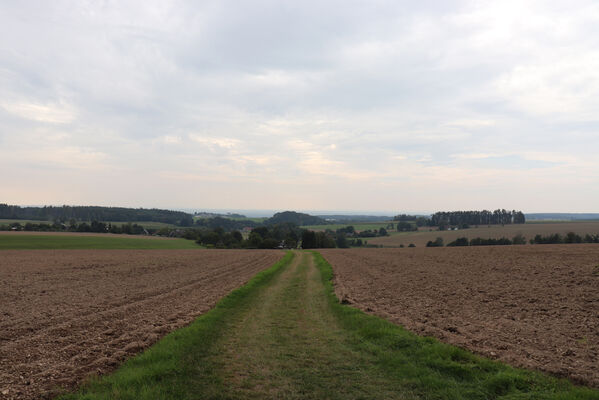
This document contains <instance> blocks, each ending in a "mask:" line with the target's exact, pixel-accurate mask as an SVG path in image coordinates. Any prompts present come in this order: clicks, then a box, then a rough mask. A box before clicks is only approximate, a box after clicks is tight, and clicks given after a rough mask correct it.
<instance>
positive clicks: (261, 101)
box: [0, 1, 599, 212]
mask: <svg viewBox="0 0 599 400" xmlns="http://www.w3.org/2000/svg"><path fill="white" fill-rule="evenodd" d="M597 26H599V5H597V4H596V3H594V2H592V1H580V2H575V3H572V2H565V1H564V2H560V1H558V2H552V3H551V5H548V4H547V3H546V2H540V1H539V2H537V1H525V2H522V1H519V2H515V1H513V2H512V1H505V2H499V3H496V4H488V3H487V2H470V1H455V2H442V3H441V4H438V2H433V1H429V2H427V1H425V2H419V3H418V4H415V3H414V2H407V1H399V2H398V1H375V2H374V3H373V2H358V1H349V2H347V1H344V2H341V1H332V2H326V3H324V4H323V2H312V1H304V2H295V4H291V3H289V2H284V3H281V2H275V1H253V2H233V1H205V2H199V3H198V2H170V3H168V4H165V2H153V1H144V2H110V1H107V2H79V1H78V2H69V1H55V2H27V1H25V2H18V3H10V2H8V3H7V2H5V3H3V4H1V5H0V92H1V93H2V95H1V97H0V169H1V170H2V182H3V183H2V185H1V186H2V188H1V189H0V197H1V198H0V201H3V202H9V203H17V204H63V203H64V204H104V205H125V206H134V207H139V206H143V207H189V208H198V209H202V208H237V209H239V208H244V209H251V208H257V209H313V210H314V209H338V210H373V211H374V210H385V211H386V210H389V211H393V210H406V211H434V210H439V209H465V208H476V209H478V208H483V207H485V208H489V207H505V208H516V209H523V210H525V211H571V212H577V211H579V212H592V211H599V210H597V199H598V198H599V174H598V173H597V170H598V168H597V167H599V161H597V159H598V158H597V156H596V153H597V149H599V114H598V113H597V110H599V35H598V34H597V33H598V32H597Z"/></svg>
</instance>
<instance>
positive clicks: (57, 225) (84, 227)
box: [0, 220, 155, 235]
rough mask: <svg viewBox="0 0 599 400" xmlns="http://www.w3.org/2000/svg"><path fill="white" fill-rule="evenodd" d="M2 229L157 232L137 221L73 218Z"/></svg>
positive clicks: (2, 226) (16, 223) (138, 233)
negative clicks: (118, 222) (83, 220)
mask: <svg viewBox="0 0 599 400" xmlns="http://www.w3.org/2000/svg"><path fill="white" fill-rule="evenodd" d="M0 231H30V232H93V233H115V234H121V233H124V234H127V235H143V234H146V235H147V234H152V233H155V230H148V229H145V228H144V227H143V226H141V225H138V224H135V223H133V224H132V223H130V222H129V223H126V224H120V225H117V224H112V223H107V222H100V221H92V222H91V223H89V224H88V223H87V222H81V223H78V222H77V221H75V220H71V221H70V222H69V223H68V224H64V223H61V222H54V223H52V224H50V223H44V222H40V223H39V224H36V223H32V222H27V223H26V224H21V223H20V222H12V223H10V224H3V225H0Z"/></svg>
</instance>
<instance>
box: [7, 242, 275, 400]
mask: <svg viewBox="0 0 599 400" xmlns="http://www.w3.org/2000/svg"><path fill="white" fill-rule="evenodd" d="M282 255H283V252H279V251H243V250H241V251H219V250H158V251H154V250H145V251H140V250H135V251H129V250H118V251H115V250H94V251H83V250H81V251H80V250H64V251H4V252H2V253H0V277H1V279H0V289H1V290H0V300H1V303H0V316H1V317H2V318H1V320H0V332H1V334H0V336H1V337H2V338H3V339H4V340H2V341H1V342H0V390H1V391H2V392H6V391H8V394H7V395H4V397H3V398H6V399H38V398H43V397H49V396H52V395H53V394H54V393H56V390H57V388H58V387H62V388H68V389H71V388H73V387H74V386H75V385H77V383H78V382H80V381H81V380H82V379H84V378H85V377H86V376H89V375H90V374H99V373H105V372H108V371H110V370H112V369H114V368H115V367H116V366H118V365H119V363H121V362H122V361H123V360H125V359H126V358H128V357H130V356H131V355H133V354H135V353H137V352H139V351H141V350H142V349H144V348H146V347H148V346H149V345H151V344H153V343H154V342H156V341H157V340H158V339H159V338H160V337H162V336H164V335H165V334H166V333H168V332H170V331H172V330H174V329H177V328H179V327H181V326H184V325H186V324H188V323H189V322H191V321H192V320H193V319H194V318H195V317H197V316H198V315H200V314H202V313H204V312H205V311H207V310H209V309H210V308H211V307H212V306H213V305H214V304H215V303H216V302H217V301H218V300H219V299H220V298H221V297H222V296H224V295H226V294H227V293H228V292H230V291H231V290H232V289H234V288H236V287H239V286H240V285H242V284H244V283H245V282H247V280H249V279H250V278H251V277H252V276H253V275H255V274H256V273H257V272H258V271H260V270H262V269H264V268H267V267H269V266H270V265H272V264H273V263H274V262H275V261H276V260H277V259H279V258H280V257H281V256H282Z"/></svg>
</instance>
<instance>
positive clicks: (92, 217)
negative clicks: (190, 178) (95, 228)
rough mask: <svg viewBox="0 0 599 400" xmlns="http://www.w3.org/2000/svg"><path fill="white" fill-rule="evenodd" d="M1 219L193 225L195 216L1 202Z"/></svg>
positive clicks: (113, 208)
mask: <svg viewBox="0 0 599 400" xmlns="http://www.w3.org/2000/svg"><path fill="white" fill-rule="evenodd" d="M0 219H29V220H38V221H52V222H59V223H66V222H68V221H70V220H73V219H74V220H76V221H116V222H140V221H148V222H163V223H166V224H173V225H180V226H191V225H192V224H193V217H192V216H191V214H188V213H185V212H182V211H172V210H161V209H157V208H151V209H148V208H125V207H99V206H66V205H65V206H60V207H54V206H44V207H21V206H15V205H8V204H0Z"/></svg>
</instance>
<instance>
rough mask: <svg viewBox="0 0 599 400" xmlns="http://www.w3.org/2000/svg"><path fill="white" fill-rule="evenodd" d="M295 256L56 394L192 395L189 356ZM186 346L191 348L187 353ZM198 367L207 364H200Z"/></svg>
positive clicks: (64, 398) (200, 351)
mask: <svg viewBox="0 0 599 400" xmlns="http://www.w3.org/2000/svg"><path fill="white" fill-rule="evenodd" d="M294 257H295V254H294V253H293V252H291V251H288V252H287V253H286V254H285V255H284V256H283V257H282V258H281V259H280V260H279V261H277V262H276V263H274V264H273V265H272V266H270V267H268V268H267V269H265V270H263V271H261V272H258V273H257V274H256V275H254V277H252V278H251V279H250V280H249V281H248V282H247V283H246V284H245V285H243V286H241V287H239V288H237V289H235V290H233V291H232V292H231V293H229V294H228V295H227V296H225V297H223V298H222V299H221V300H220V301H219V302H218V303H217V304H216V305H215V306H214V308H212V309H211V310H210V311H208V312H206V313H205V314H203V315H201V316H199V317H197V318H196V319H195V320H194V321H193V322H192V323H191V324H190V325H188V326H186V327H183V328H180V329H177V330H175V331H173V332H171V333H169V334H168V335H166V336H165V337H163V338H162V339H160V340H159V341H158V342H157V343H156V344H154V345H153V346H152V347H150V348H149V349H147V350H146V351H144V352H142V353H140V354H138V355H136V356H134V357H133V358H130V359H129V360H127V361H126V362H125V363H124V364H123V365H121V366H120V367H119V368H118V369H117V370H116V371H114V372H113V373H111V374H108V375H105V376H100V377H97V376H96V377H91V378H90V379H89V380H88V381H86V382H83V384H82V385H81V386H80V388H79V389H78V390H77V391H76V392H74V393H67V392H63V393H61V394H60V395H59V396H58V397H56V400H74V399H113V398H121V399H156V398H171V399H186V398H190V397H193V396H192V395H191V393H190V391H189V384H190V382H191V383H192V384H194V383H195V382H193V376H194V372H196V371H197V369H198V366H197V365H196V363H195V362H193V361H194V360H197V359H198V358H201V357H202V356H203V355H205V354H206V352H207V351H208V349H209V348H210V346H211V344H212V343H214V342H215V340H217V339H218V332H219V331H220V330H221V329H222V328H223V326H224V325H225V323H226V321H225V319H226V316H227V314H228V311H229V310H231V309H235V308H236V307H238V306H239V305H240V304H242V303H243V302H244V301H246V299H247V298H248V297H250V296H252V294H253V293H255V292H256V291H257V290H258V289H259V288H261V287H263V286H265V285H268V284H269V283H270V282H271V281H272V280H273V279H274V278H275V277H276V276H277V274H279V273H280V272H281V271H282V269H283V268H284V267H285V266H287V265H288V264H289V263H290V262H291V261H292V260H293V258H294ZM190 349H193V350H194V351H196V354H190V353H189V350H190ZM202 369H206V368H205V366H204V367H202ZM213 378H216V377H213Z"/></svg>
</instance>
